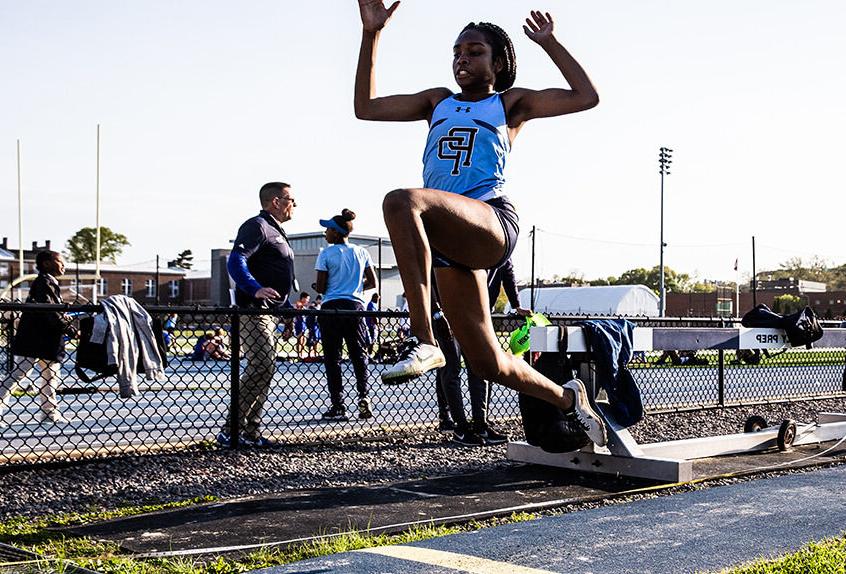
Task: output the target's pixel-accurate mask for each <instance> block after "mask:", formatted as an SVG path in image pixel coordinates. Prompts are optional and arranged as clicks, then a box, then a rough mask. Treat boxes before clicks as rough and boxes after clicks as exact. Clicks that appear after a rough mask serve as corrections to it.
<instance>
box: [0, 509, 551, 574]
mask: <svg viewBox="0 0 846 574" xmlns="http://www.w3.org/2000/svg"><path fill="white" fill-rule="evenodd" d="M209 500H211V499H194V500H189V501H185V502H180V503H171V504H162V505H149V506H136V507H129V508H123V509H117V510H111V511H104V512H91V513H83V514H63V515H55V516H48V517H42V518H38V519H25V518H18V519H12V520H8V521H6V522H3V523H0V541H2V542H5V543H7V544H12V545H15V546H18V547H20V548H25V549H26V550H30V551H32V552H36V553H38V554H40V555H42V556H45V557H49V559H46V560H45V561H44V563H39V564H31V565H28V566H24V565H21V566H18V569H19V570H18V571H21V572H32V573H36V572H61V571H63V570H64V564H63V563H62V562H61V561H62V560H70V561H72V562H74V563H76V564H78V565H79V566H82V567H84V568H89V569H91V570H96V571H98V572H103V573H104V574H200V573H206V572H210V573H213V574H236V573H241V572H247V571H249V570H256V569H259V568H266V567H269V566H278V565H282V564H290V563H291V562H297V561H300V560H305V559H308V558H315V557H318V556H327V555H331V554H337V553H340V552H349V551H352V550H360V549H363V548H372V547H375V546H386V545H391V544H408V543H410V542H418V541H421V540H429V539H431V538H437V537H439V536H446V535H449V534H456V533H459V532H469V531H474V530H479V529H481V528H487V527H490V526H495V525H500V524H513V523H517V522H525V521H528V520H534V519H535V518H537V515H535V514H529V513H525V512H524V513H514V514H512V515H511V516H508V517H505V518H498V519H490V520H486V521H483V522H471V523H469V524H466V525H460V526H435V525H433V524H420V525H417V526H414V527H412V528H409V529H408V530H406V531H405V532H402V533H400V534H392V535H388V534H374V533H371V532H369V531H368V530H357V529H350V531H349V532H344V533H339V534H337V535H332V533H329V532H326V533H323V534H322V535H321V536H320V537H319V538H316V539H314V540H312V541H310V542H307V543H304V544H300V545H295V546H290V547H286V548H281V547H277V548H274V547H270V548H260V549H258V550H256V551H254V552H251V553H249V554H244V555H242V556H238V557H224V556H218V557H214V558H204V559H197V558H169V559H151V560H146V561H143V560H137V559H134V558H133V557H132V555H128V554H124V553H122V552H121V550H120V548H119V547H118V545H117V544H114V543H111V542H100V541H97V540H93V539H91V538H77V537H67V536H64V535H62V534H58V533H55V532H50V531H47V530H46V528H47V527H49V526H60V525H81V524H87V523H91V522H96V521H100V520H106V519H109V518H117V517H120V516H132V515H136V514H142V513H145V512H152V511H154V510H163V509H168V508H180V507H184V506H188V505H191V504H197V503H200V502H207V501H209ZM0 568H2V564H0ZM26 568H29V569H28V570H27V569H26Z"/></svg>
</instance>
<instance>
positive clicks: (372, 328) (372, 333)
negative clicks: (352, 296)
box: [364, 293, 379, 355]
mask: <svg viewBox="0 0 846 574" xmlns="http://www.w3.org/2000/svg"><path fill="white" fill-rule="evenodd" d="M367 310H368V311H373V312H375V311H378V310H379V294H378V293H374V294H373V296H372V297H370V302H369V303H367ZM364 323H365V324H366V325H367V338H368V343H369V345H368V355H372V354H373V347H374V346H375V345H376V343H377V342H378V341H377V339H378V337H379V319H378V318H376V317H367V318H366V319H365V320H364Z"/></svg>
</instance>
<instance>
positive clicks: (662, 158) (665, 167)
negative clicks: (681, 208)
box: [658, 147, 673, 317]
mask: <svg viewBox="0 0 846 574" xmlns="http://www.w3.org/2000/svg"><path fill="white" fill-rule="evenodd" d="M672 157H673V150H671V149H670V148H667V147H662V148H660V149H659V150H658V173H660V174H661V254H660V256H659V259H658V266H659V272H660V285H659V291H660V297H661V302H660V307H659V308H658V315H659V316H660V317H663V316H664V314H665V313H666V312H667V290H666V288H665V286H664V248H665V247H666V246H667V244H666V243H664V176H665V175H670V164H671V163H673V160H672Z"/></svg>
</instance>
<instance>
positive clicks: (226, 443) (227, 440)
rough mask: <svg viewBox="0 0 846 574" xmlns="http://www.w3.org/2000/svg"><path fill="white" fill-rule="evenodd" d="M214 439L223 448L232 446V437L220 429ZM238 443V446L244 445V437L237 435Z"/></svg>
mask: <svg viewBox="0 0 846 574" xmlns="http://www.w3.org/2000/svg"><path fill="white" fill-rule="evenodd" d="M214 440H215V441H217V444H219V445H220V446H222V447H223V448H229V447H230V446H232V439H231V437H230V436H229V433H228V432H226V431H220V432H219V433H217V436H216V437H215V439H214ZM238 444H239V445H240V446H246V441H245V440H244V437H238Z"/></svg>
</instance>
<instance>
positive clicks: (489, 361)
mask: <svg viewBox="0 0 846 574" xmlns="http://www.w3.org/2000/svg"><path fill="white" fill-rule="evenodd" d="M465 358H466V359H467V362H468V363H469V364H470V368H471V369H472V370H473V372H474V373H475V374H476V375H477V376H479V377H481V378H483V379H486V380H488V381H498V380H499V379H500V377H501V376H502V372H503V367H504V365H503V364H502V362H501V361H500V357H499V353H492V354H489V355H488V354H486V355H484V356H479V357H465Z"/></svg>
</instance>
